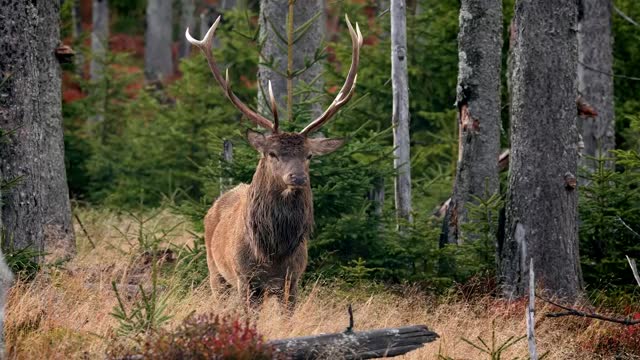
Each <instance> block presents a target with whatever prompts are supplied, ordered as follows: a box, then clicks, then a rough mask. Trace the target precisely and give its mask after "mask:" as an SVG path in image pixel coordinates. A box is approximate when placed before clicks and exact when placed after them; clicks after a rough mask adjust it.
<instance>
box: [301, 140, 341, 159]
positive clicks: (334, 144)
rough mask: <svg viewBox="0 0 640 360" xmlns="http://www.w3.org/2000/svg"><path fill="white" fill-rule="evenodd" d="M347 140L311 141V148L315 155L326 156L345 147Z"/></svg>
mask: <svg viewBox="0 0 640 360" xmlns="http://www.w3.org/2000/svg"><path fill="white" fill-rule="evenodd" d="M344 143H345V139H322V138H320V139H314V138H311V139H309V148H310V150H311V153H312V154H313V155H326V154H330V153H332V152H334V151H336V150H338V149H339V148H340V147H341V146H342V145H344Z"/></svg>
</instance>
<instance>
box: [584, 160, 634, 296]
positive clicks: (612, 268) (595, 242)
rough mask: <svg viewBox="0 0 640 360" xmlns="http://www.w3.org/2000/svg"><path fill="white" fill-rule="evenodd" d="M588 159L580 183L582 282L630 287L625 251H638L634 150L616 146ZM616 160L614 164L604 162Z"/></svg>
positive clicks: (631, 279)
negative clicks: (609, 153) (589, 168)
mask: <svg viewBox="0 0 640 360" xmlns="http://www.w3.org/2000/svg"><path fill="white" fill-rule="evenodd" d="M613 154H614V155H615V159H613V158H606V157H599V158H595V159H593V160H594V161H595V162H596V164H597V166H596V169H595V171H593V172H592V173H587V174H585V177H586V178H587V184H586V185H584V186H582V187H581V189H580V190H581V194H582V196H581V198H580V206H579V210H580V220H581V224H580V255H581V261H582V270H583V274H584V279H585V282H586V283H587V284H588V285H590V287H591V288H594V289H609V290H612V289H614V288H618V289H621V288H625V287H626V288H627V289H628V290H631V291H633V290H635V286H634V285H633V284H634V283H635V281H634V279H633V275H632V273H631V271H629V268H628V264H627V261H626V258H625V255H628V256H630V257H632V258H638V257H640V234H639V233H640V188H638V184H640V156H638V152H637V151H634V150H629V151H625V150H616V151H614V152H613ZM613 160H615V162H616V170H613V169H611V168H610V164H611V163H612V161H613Z"/></svg>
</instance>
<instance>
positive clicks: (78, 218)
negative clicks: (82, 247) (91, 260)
mask: <svg viewBox="0 0 640 360" xmlns="http://www.w3.org/2000/svg"><path fill="white" fill-rule="evenodd" d="M73 216H74V217H75V218H76V221H78V224H79V225H80V229H82V232H83V233H84V235H85V236H86V237H87V240H89V244H91V247H92V248H94V249H95V248H96V244H95V243H94V242H93V240H92V239H91V236H89V233H88V232H87V229H85V228H84V225H83V224H82V221H80V217H79V216H78V214H76V213H74V214H73Z"/></svg>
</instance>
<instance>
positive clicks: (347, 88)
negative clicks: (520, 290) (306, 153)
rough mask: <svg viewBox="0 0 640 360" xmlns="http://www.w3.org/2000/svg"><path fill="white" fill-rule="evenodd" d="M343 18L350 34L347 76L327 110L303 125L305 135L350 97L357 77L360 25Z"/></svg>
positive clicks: (360, 45)
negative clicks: (349, 58)
mask: <svg viewBox="0 0 640 360" xmlns="http://www.w3.org/2000/svg"><path fill="white" fill-rule="evenodd" d="M345 20H346V21H347V27H348V28H349V35H351V46H352V50H351V51H352V53H351V67H350V68H349V73H348V74H347V78H346V80H345V82H344V85H342V88H341V89H340V92H338V95H337V96H336V98H335V99H334V100H333V102H332V103H331V105H329V107H328V108H327V110H325V111H324V113H322V115H320V116H319V117H318V118H317V119H315V120H313V121H312V122H311V123H310V124H309V125H307V127H305V128H304V129H303V130H302V131H301V132H300V134H302V135H307V134H310V133H312V132H314V131H316V130H318V129H319V128H320V127H322V125H324V124H325V123H326V122H327V121H328V120H329V119H331V117H332V116H333V115H335V114H336V113H337V112H338V110H340V108H341V107H342V106H344V104H346V103H347V102H348V101H349V100H350V99H351V97H352V96H353V93H354V91H355V88H356V80H357V78H358V65H359V63H360V47H362V40H363V39H362V33H360V26H358V23H356V28H355V30H354V29H353V26H352V25H351V22H350V21H349V17H348V16H347V15H345Z"/></svg>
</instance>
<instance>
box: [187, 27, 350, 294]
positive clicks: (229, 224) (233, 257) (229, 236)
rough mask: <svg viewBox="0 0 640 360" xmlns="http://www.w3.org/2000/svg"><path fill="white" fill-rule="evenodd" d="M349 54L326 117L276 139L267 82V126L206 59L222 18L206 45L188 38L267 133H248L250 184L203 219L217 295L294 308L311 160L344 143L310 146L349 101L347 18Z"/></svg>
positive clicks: (308, 226)
mask: <svg viewBox="0 0 640 360" xmlns="http://www.w3.org/2000/svg"><path fill="white" fill-rule="evenodd" d="M346 21H347V26H348V27H349V33H350V34H351V41H352V46H353V49H352V51H353V54H352V57H351V67H350V69H349V73H348V75H347V78H346V80H345V83H344V85H343V86H342V89H341V90H340V92H339V93H338V95H337V96H336V98H335V100H334V101H333V102H332V103H331V105H330V106H329V107H328V108H327V110H326V111H325V112H324V113H323V114H322V115H320V117H318V118H317V119H315V120H314V121H312V122H311V123H310V124H309V125H307V127H305V128H304V129H303V130H302V131H301V132H299V133H288V132H280V131H278V113H277V107H276V103H275V99H274V96H273V91H272V89H271V83H270V82H269V97H270V101H271V112H272V113H273V122H272V121H270V120H269V119H267V118H265V117H263V116H262V115H260V114H258V113H256V112H255V111H253V110H251V109H250V108H249V107H248V106H247V105H245V104H244V103H243V102H242V101H240V99H238V97H237V96H236V95H235V94H234V93H233V92H232V91H231V86H230V84H229V73H228V70H227V73H226V76H225V78H223V77H222V75H221V74H220V70H219V69H218V67H217V64H216V61H215V59H214V58H213V55H212V52H211V46H212V43H213V36H214V32H215V30H216V27H217V26H218V23H219V22H220V18H219V17H218V19H217V20H216V21H215V23H214V24H213V25H212V26H211V28H210V29H209V31H208V32H207V34H206V35H205V37H204V39H202V40H196V39H194V38H193V37H191V35H190V34H189V29H187V32H186V34H185V36H186V37H187V39H188V40H189V42H190V43H191V44H193V45H195V46H197V47H199V48H200V50H202V52H203V53H204V56H205V57H206V58H207V61H208V63H209V67H210V69H211V72H212V73H213V77H214V78H215V79H216V81H217V82H218V84H219V85H220V86H221V87H222V89H223V90H224V92H225V94H226V96H227V98H228V99H229V100H230V101H231V103H233V105H234V106H235V107H236V108H237V109H238V110H240V112H241V113H242V114H244V115H245V116H246V117H247V118H249V120H251V121H252V122H253V123H254V124H255V125H258V126H260V127H263V128H265V129H267V130H268V131H270V134H267V135H265V134H262V133H259V132H255V131H252V130H248V131H247V139H248V141H249V143H250V144H251V146H252V147H253V148H255V149H256V150H257V151H258V152H260V154H261V155H262V156H261V158H260V161H259V162H258V166H257V168H256V172H255V174H254V175H253V179H252V181H251V184H248V185H247V184H240V185H238V186H236V187H235V188H233V189H231V190H229V191H228V192H226V193H224V194H223V195H221V196H220V197H219V198H218V199H217V200H216V201H215V203H214V204H213V206H212V207H211V208H210V209H209V211H208V212H207V215H206V216H205V218H204V227H205V235H204V237H205V244H206V248H207V264H208V266H209V277H210V281H211V288H212V290H213V291H214V292H215V291H216V290H217V289H218V288H219V286H220V285H222V284H223V283H224V282H227V283H229V284H231V285H233V286H236V287H237V289H238V290H239V291H240V292H241V294H247V296H248V299H249V300H250V301H251V303H256V302H259V301H260V300H261V299H262V296H263V294H275V295H277V296H278V298H279V299H280V301H281V302H283V303H288V304H289V305H290V306H292V305H293V304H294V302H295V296H296V291H297V285H298V280H299V279H300V276H301V275H302V273H303V272H304V270H305V267H306V266H307V240H308V239H309V234H310V233H311V230H312V228H313V200H312V195H311V186H310V184H309V162H310V159H311V157H312V156H318V155H324V154H328V153H330V152H332V151H335V150H336V149H338V148H339V147H340V146H341V145H342V144H343V142H344V141H343V140H342V139H326V138H311V137H309V134H311V133H312V132H314V131H316V130H318V129H319V128H320V127H321V126H322V125H323V124H325V123H326V122H327V121H328V120H329V119H330V118H331V117H332V116H333V115H335V114H336V112H338V110H339V109H340V108H341V107H342V106H344V104H346V103H347V102H348V101H349V99H350V98H351V97H352V95H353V92H354V89H355V86H356V80H357V70H358V62H359V57H360V47H361V46H362V34H361V33H360V29H359V27H358V24H357V23H356V28H355V30H354V28H353V27H352V26H351V23H350V22H349V19H348V18H346Z"/></svg>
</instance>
